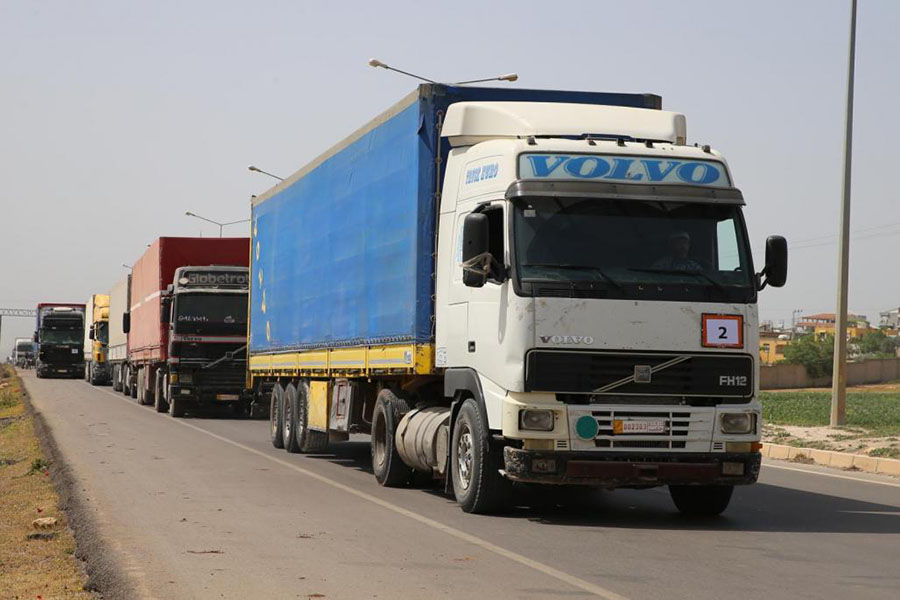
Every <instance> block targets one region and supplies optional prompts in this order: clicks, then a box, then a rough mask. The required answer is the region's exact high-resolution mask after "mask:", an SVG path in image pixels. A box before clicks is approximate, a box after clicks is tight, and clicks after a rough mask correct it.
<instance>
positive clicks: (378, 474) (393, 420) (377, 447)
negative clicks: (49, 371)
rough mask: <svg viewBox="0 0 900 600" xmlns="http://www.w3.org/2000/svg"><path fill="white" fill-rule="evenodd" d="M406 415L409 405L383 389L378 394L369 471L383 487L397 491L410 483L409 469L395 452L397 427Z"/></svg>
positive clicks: (374, 411) (410, 473)
mask: <svg viewBox="0 0 900 600" xmlns="http://www.w3.org/2000/svg"><path fill="white" fill-rule="evenodd" d="M408 412H409V403H408V402H407V401H406V399H405V398H401V397H399V396H397V395H396V394H395V393H394V392H392V391H391V390H389V389H387V388H385V389H383V390H381V391H380V392H378V398H376V399H375V408H374V409H373V411H372V442H371V452H372V471H374V473H375V479H376V480H378V483H380V484H381V485H383V486H384V487H398V486H401V485H404V484H406V483H408V482H409V481H410V479H411V478H412V475H413V469H412V467H409V466H407V465H406V463H404V462H403V459H401V458H400V454H399V453H398V452H397V446H396V439H395V436H396V433H397V425H398V424H399V423H400V419H402V418H403V415H405V414H406V413H408Z"/></svg>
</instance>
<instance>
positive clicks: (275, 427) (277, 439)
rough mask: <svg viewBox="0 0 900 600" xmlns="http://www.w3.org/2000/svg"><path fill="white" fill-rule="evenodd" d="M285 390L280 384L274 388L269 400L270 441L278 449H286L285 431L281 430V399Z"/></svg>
mask: <svg viewBox="0 0 900 600" xmlns="http://www.w3.org/2000/svg"><path fill="white" fill-rule="evenodd" d="M283 397H284V390H283V389H282V388H281V384H280V383H276V384H275V386H274V387H273V388H272V397H271V398H270V400H269V440H270V441H271V442H272V445H273V446H275V447H276V448H284V431H283V430H282V428H281V416H282V415H281V399H282V398H283Z"/></svg>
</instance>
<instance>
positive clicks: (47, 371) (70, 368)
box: [37, 363, 84, 376]
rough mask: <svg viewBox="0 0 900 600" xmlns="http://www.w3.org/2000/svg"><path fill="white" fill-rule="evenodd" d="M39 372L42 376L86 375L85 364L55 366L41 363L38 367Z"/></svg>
mask: <svg viewBox="0 0 900 600" xmlns="http://www.w3.org/2000/svg"><path fill="white" fill-rule="evenodd" d="M37 370H38V372H40V374H41V375H50V376H53V375H59V376H63V375H69V376H72V375H76V376H83V375H84V363H74V364H72V363H69V364H53V363H41V364H40V365H38V367H37Z"/></svg>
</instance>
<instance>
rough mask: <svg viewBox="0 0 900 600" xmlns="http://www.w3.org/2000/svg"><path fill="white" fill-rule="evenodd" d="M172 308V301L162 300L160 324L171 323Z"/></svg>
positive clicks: (160, 304) (160, 303) (160, 302)
mask: <svg viewBox="0 0 900 600" xmlns="http://www.w3.org/2000/svg"><path fill="white" fill-rule="evenodd" d="M171 306H172V301H171V300H169V299H168V298H162V299H161V300H160V301H159V322H160V323H168V322H169V309H170V307H171Z"/></svg>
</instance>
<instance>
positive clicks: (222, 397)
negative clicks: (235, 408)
mask: <svg viewBox="0 0 900 600" xmlns="http://www.w3.org/2000/svg"><path fill="white" fill-rule="evenodd" d="M240 399H241V397H240V396H239V395H238V394H216V400H240Z"/></svg>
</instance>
